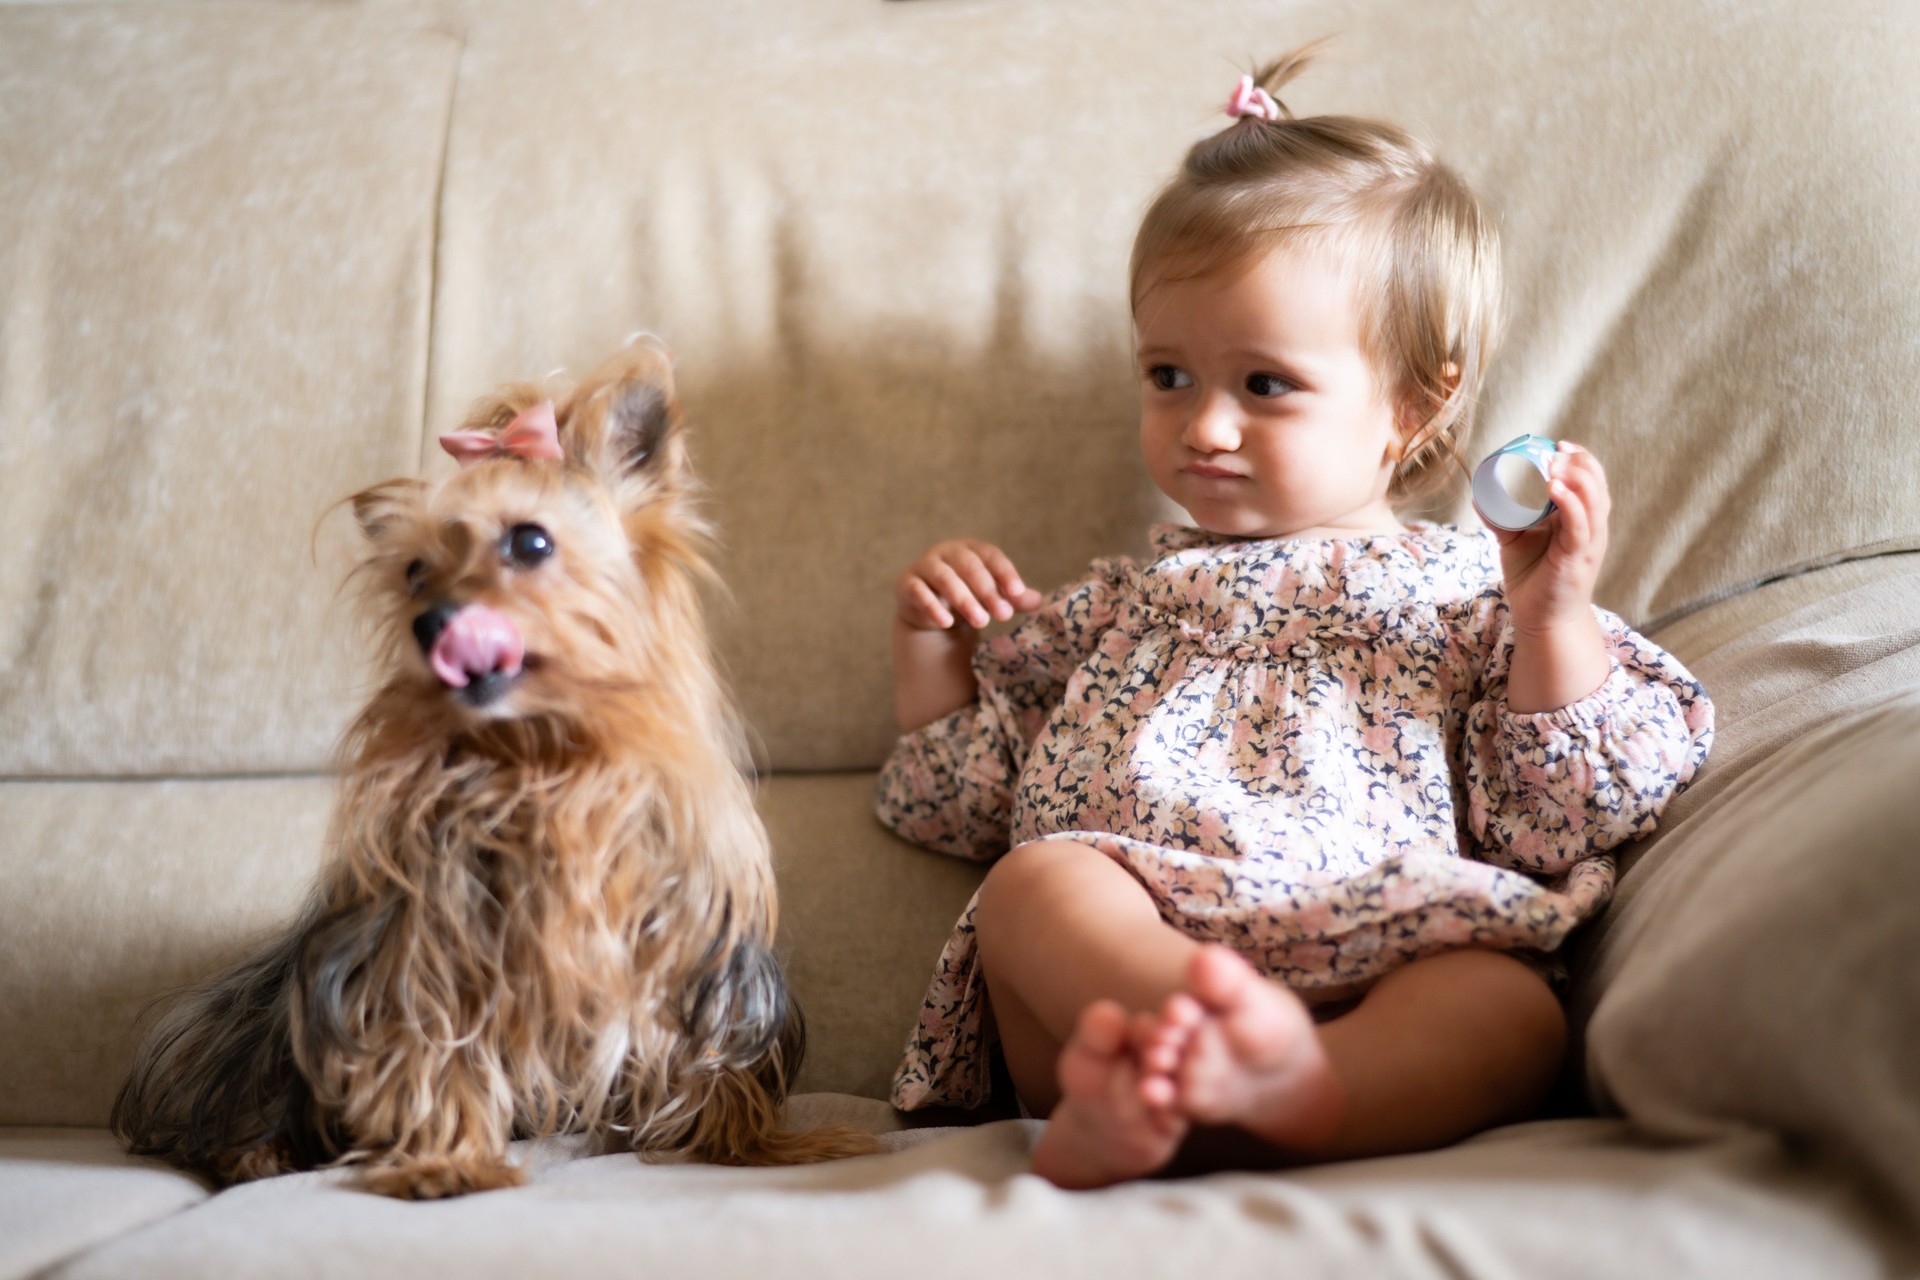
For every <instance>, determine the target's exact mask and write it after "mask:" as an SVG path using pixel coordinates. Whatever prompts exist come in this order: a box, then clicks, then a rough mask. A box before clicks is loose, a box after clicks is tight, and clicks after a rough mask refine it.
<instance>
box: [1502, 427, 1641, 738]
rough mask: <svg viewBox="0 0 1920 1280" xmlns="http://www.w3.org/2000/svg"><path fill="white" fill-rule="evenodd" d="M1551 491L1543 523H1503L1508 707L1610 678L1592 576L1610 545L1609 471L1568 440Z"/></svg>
mask: <svg viewBox="0 0 1920 1280" xmlns="http://www.w3.org/2000/svg"><path fill="white" fill-rule="evenodd" d="M1549 493H1550V495H1551V497H1552V498H1553V501H1554V505H1555V506H1557V507H1558V508H1559V510H1558V511H1557V512H1556V513H1555V514H1554V515H1553V516H1552V518H1550V519H1549V520H1548V521H1547V522H1546V523H1545V524H1543V525H1540V526H1539V527H1537V528H1533V529H1525V530H1521V531H1518V532H1512V531H1506V530H1498V529H1496V530H1495V531H1494V533H1495V536H1497V537H1498V538H1499V539H1500V562H1501V568H1502V570H1503V571H1504V574H1505V577H1506V594H1507V608H1508V617H1509V620H1510V621H1511V623H1512V626H1513V666H1512V670H1511V671H1510V672H1509V674H1508V676H1507V709H1508V710H1509V711H1512V712H1515V713H1516V714H1521V715H1525V714H1527V713H1530V712H1538V711H1555V710H1558V709H1559V708H1561V707H1564V706H1568V705H1570V704H1572V703H1575V702H1578V701H1579V700H1580V699H1582V698H1584V697H1586V696H1587V695H1588V694H1590V693H1592V692H1593V691H1594V690H1596V689H1598V688H1599V687H1600V686H1601V685H1602V684H1604V683H1605V682H1606V679H1607V676H1608V674H1609V673H1610V672H1611V671H1612V669H1613V662H1612V659H1611V658H1610V657H1609V656H1608V653H1607V644H1606V639H1605V637H1604V636H1603V635H1602V634H1601V631H1600V624H1599V620H1598V619H1597V618H1596V617H1595V615H1594V611H1593V584H1594V581H1595V579H1597V578H1598V577H1599V576H1600V562H1601V560H1602V559H1603V558H1604V557H1605V556H1606V553H1607V511H1608V506H1609V503H1608V498H1607V475H1606V472H1605V471H1604V470H1603V469H1602V468H1601V466H1600V460H1599V459H1598V458H1596V457H1594V456H1593V455H1592V454H1591V453H1588V452H1587V451H1586V450H1585V449H1582V448H1581V447H1580V446H1579V445H1576V444H1573V443H1570V442H1568V441H1565V440H1563V441H1561V442H1560V452H1559V454H1558V456H1556V457H1555V458H1554V460H1553V477H1552V480H1551V481H1550V484H1549Z"/></svg>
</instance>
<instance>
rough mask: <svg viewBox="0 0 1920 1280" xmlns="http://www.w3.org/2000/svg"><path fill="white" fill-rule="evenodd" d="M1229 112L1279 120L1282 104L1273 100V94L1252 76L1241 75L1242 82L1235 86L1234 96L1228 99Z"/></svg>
mask: <svg viewBox="0 0 1920 1280" xmlns="http://www.w3.org/2000/svg"><path fill="white" fill-rule="evenodd" d="M1227 114H1228V115H1230V116H1254V117H1256V118H1258V119H1261V120H1278V119H1279V118H1280V104H1279V103H1277V102H1275V101H1274V100H1273V95H1272V94H1270V93H1268V92H1267V91H1266V90H1265V89H1262V88H1261V87H1260V86H1259V85H1256V84H1255V83H1254V82H1253V77H1252V76H1241V77H1240V83H1239V84H1238V85H1236V86H1234V90H1233V96H1232V97H1231V98H1228V99H1227Z"/></svg>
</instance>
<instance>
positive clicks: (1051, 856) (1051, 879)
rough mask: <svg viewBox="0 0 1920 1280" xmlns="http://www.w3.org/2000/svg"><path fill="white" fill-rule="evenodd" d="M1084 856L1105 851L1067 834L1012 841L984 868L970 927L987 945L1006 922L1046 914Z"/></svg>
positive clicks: (1017, 924)
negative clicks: (1063, 836) (1022, 841)
mask: <svg viewBox="0 0 1920 1280" xmlns="http://www.w3.org/2000/svg"><path fill="white" fill-rule="evenodd" d="M1088 859H1102V860H1104V855H1102V854H1101V853H1100V852H1099V851H1097V850H1094V849H1089V848H1088V847H1087V846H1085V845H1083V844H1079V843H1076V842H1075V841H1072V840H1029V841H1028V842H1027V843H1025V844H1022V845H1015V846H1014V847H1013V848H1012V849H1010V850H1008V851H1007V852H1006V853H1005V854H1003V855H1001V857H1000V858H999V860H998V861H996V862H995V863H994V864H993V865H992V866H991V867H989V868H988V869H987V878H986V879H985V880H983V881H981V883H980V896H979V898H978V899H977V900H976V901H975V902H974V906H973V927H974V931H975V934H976V936H977V937H978V939H979V942H980V945H981V947H982V948H983V949H984V948H988V947H990V946H991V945H992V941H993V939H994V938H995V937H997V936H998V935H1000V934H1002V933H1003V932H1004V931H1005V930H1007V929H1008V928H1018V927H1020V924H1021V922H1022V921H1023V920H1027V919H1030V918H1032V917H1034V916H1036V915H1042V916H1044V915H1046V914H1050V908H1049V905H1048V904H1049V902H1050V900H1051V899H1052V898H1053V896H1054V895H1056V894H1058V893H1061V892H1065V891H1067V887H1068V886H1069V885H1070V884H1071V883H1072V882H1073V880H1074V879H1075V878H1076V877H1078V876H1079V875H1081V874H1082V871H1081V867H1082V866H1084V864H1085V863H1086V861H1087V860H1088Z"/></svg>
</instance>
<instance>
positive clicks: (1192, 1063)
mask: <svg viewBox="0 0 1920 1280" xmlns="http://www.w3.org/2000/svg"><path fill="white" fill-rule="evenodd" d="M1274 993H1275V988H1274V987H1273V984H1271V983H1270V982H1268V981H1267V980H1266V979H1264V978H1262V977H1260V975H1259V974H1257V973H1256V972H1255V971H1254V970H1253V969H1252V968H1251V967H1250V966H1248V965H1247V964H1246V962H1245V961H1243V960H1241V959H1240V958H1239V957H1238V956H1235V955H1234V954H1232V953H1231V952H1229V951H1226V950H1224V949H1222V948H1217V947H1211V948H1207V949H1205V950H1204V951H1203V952H1202V953H1201V954H1200V955H1199V956H1198V957H1196V959H1195V961H1194V962H1193V966H1192V969H1191V971H1190V974H1189V995H1188V996H1176V997H1174V998H1173V999H1172V1000H1171V1001H1170V1002H1169V1004H1168V1005H1167V1006H1166V1009H1165V1011H1164V1012H1163V1014H1162V1022H1163V1023H1165V1024H1169V1025H1174V1026H1178V1025H1179V1024H1182V1023H1187V1024H1191V1030H1190V1031H1187V1032H1186V1033H1185V1035H1186V1042H1187V1048H1186V1056H1185V1060H1184V1061H1183V1063H1182V1064H1181V1067H1180V1069H1179V1072H1178V1073H1177V1086H1178V1092H1179V1108H1180V1110H1181V1111H1183V1112H1184V1113H1185V1114H1187V1115H1188V1116H1189V1118H1191V1119H1194V1120H1195V1121H1197V1122H1201V1123H1205V1124H1213V1125H1222V1126H1231V1128H1229V1129H1224V1130H1221V1131H1217V1132H1207V1133H1196V1134H1195V1136H1194V1138H1193V1139H1192V1140H1191V1141H1190V1142H1189V1144H1188V1148H1187V1150H1186V1151H1185V1152H1183V1154H1182V1161H1181V1163H1182V1164H1183V1165H1185V1166H1191V1167H1195V1168H1209V1167H1246V1166H1249V1165H1252V1166H1258V1165H1261V1164H1273V1163H1292V1162H1297V1161H1299V1160H1303V1159H1306V1160H1327V1159H1343V1158H1349V1157H1355V1156H1367V1155H1382V1154H1387V1153H1391V1152H1401V1151H1418V1150H1424V1149H1426V1148H1429V1147H1437V1146H1442V1145H1445V1144H1446V1143H1449V1142H1453V1141H1456V1140H1458V1139H1460V1138H1463V1137H1466V1136H1467V1135H1469V1134H1472V1133H1477V1132H1479V1131H1480V1130H1482V1129H1486V1128H1489V1127H1491V1126H1493V1125H1495V1124H1500V1123H1503V1122H1505V1121H1509V1120H1517V1119H1520V1118H1522V1117H1524V1116H1525V1115H1527V1114H1528V1113H1529V1112H1531V1111H1532V1110H1533V1109H1534V1108H1535V1107H1537V1106H1538V1105H1539V1104H1540V1101H1541V1099H1542V1098H1543V1097H1544V1096H1545V1095H1546V1091H1547V1089H1548V1088H1549V1087H1550V1086H1551V1084H1552V1082H1553V1079H1554V1077H1555V1075H1556V1074H1557V1073H1558V1071H1559V1067H1560V1061H1561V1057H1562V1054H1563V1053H1564V1051H1565V1046H1566V1020H1565V1016H1564V1015H1563V1013H1562V1012H1561V1009H1560V1005H1559V1002H1558V1001H1557V1000H1555V998H1554V995H1553V992H1552V991H1551V990H1550V989H1549V988H1548V986H1547V984H1546V982H1545V980H1544V979H1542V978H1541V977H1540V976H1539V975H1538V974H1537V973H1535V972H1534V971H1533V970H1532V969H1530V968H1528V967H1527V966H1526V965H1524V964H1522V963H1521V962H1520V961H1518V960H1516V959H1514V958H1513V957H1512V956H1509V955H1505V954H1503V953H1501V952H1497V951H1481V950H1471V951H1452V952H1446V953H1444V954H1441V955H1437V956H1430V957H1428V958H1426V959H1424V960H1418V961H1415V962H1414V963H1412V964H1409V965H1407V966H1405V967H1404V968H1401V969H1397V970H1395V971H1394V972H1392V973H1390V974H1388V975H1387V976H1386V977H1384V978H1382V979H1381V980H1380V981H1379V982H1378V983H1376V984H1375V985H1374V987H1373V988H1372V989H1371V990H1370V991H1368V993H1367V995H1366V997H1365V998H1364V999H1362V1000H1361V1002H1360V1004H1359V1005H1358V1007H1356V1008H1355V1009H1354V1010H1353V1011H1352V1012H1351V1013H1348V1014H1346V1015H1344V1016H1342V1017H1340V1018H1336V1019H1334V1020H1333V1021H1332V1022H1329V1023H1327V1024H1326V1025H1324V1026H1322V1027H1319V1028H1317V1036H1316V1037H1315V1039H1316V1041H1317V1043H1315V1044H1312V1045H1305V1046H1303V1045H1302V1044H1301V1042H1300V1040H1299V1036H1298V1025H1297V1022H1296V1021H1295V1015H1294V1012H1293V1009H1294V1005H1295V1002H1291V1001H1277V1002H1276V1001H1275V999H1274ZM1189 1000H1190V1001H1191V1002H1192V1005H1197V1006H1198V1012H1197V1014H1196V1012H1195V1010H1194V1009H1193V1008H1192V1007H1191V1006H1190V1005H1189V1004H1188V1003H1187V1002H1188V1001H1189Z"/></svg>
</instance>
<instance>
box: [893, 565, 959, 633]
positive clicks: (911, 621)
mask: <svg viewBox="0 0 1920 1280" xmlns="http://www.w3.org/2000/svg"><path fill="white" fill-rule="evenodd" d="M895 594H896V595H897V596H898V598H899V602H900V620H901V621H902V622H905V623H906V624H907V625H908V626H910V627H915V628H917V629H919V630H921V631H945V630H946V629H947V628H948V627H951V626H952V625H953V612H952V610H950V609H948V608H947V606H946V605H945V604H944V603H943V602H942V601H941V599H940V597H939V596H938V595H936V594H935V593H934V590H933V588H932V587H930V586H928V585H927V583H926V581H925V579H923V578H921V577H919V576H918V575H916V574H912V573H908V574H904V575H902V576H901V578H900V582H899V585H898V587H897V588H896V589H895Z"/></svg>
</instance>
